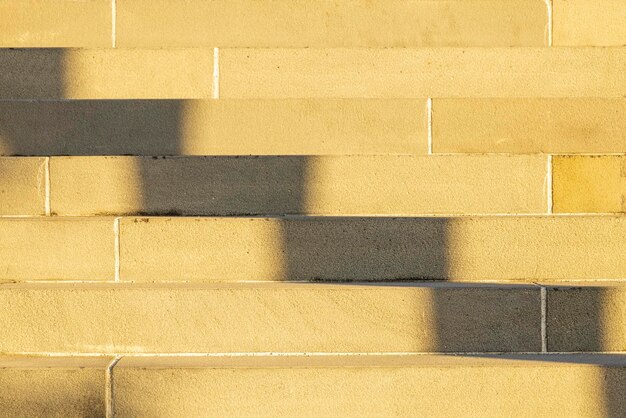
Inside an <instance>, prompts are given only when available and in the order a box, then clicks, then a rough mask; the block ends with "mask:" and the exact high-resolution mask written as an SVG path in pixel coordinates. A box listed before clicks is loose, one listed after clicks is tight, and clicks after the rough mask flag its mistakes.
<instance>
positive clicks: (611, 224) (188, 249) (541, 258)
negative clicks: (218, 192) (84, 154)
mask: <svg viewBox="0 0 626 418" xmlns="http://www.w3.org/2000/svg"><path fill="white" fill-rule="evenodd" d="M624 236H626V218H623V217H612V216H571V217H570V216H566V217H563V216H559V217H553V216H545V217H534V216H533V217H527V216H523V217H508V216H507V217H499V216H496V217H459V218H438V217H434V218H433V217H430V218H402V219H398V218H395V219H394V218H358V217H352V218H299V219H293V218H287V219H263V218H234V219H233V218H138V219H131V218H127V219H122V221H121V240H122V246H121V278H122V280H136V281H158V280H182V281H236V280H307V279H318V278H322V279H348V280H389V279H416V278H428V279H447V280H459V281H484V280H504V279H511V280H540V279H555V280H574V279H581V280H584V279H622V278H623V277H624V272H625V271H626V258H624V257H623V256H622V255H623V254H624V252H625V251H626V240H624Z"/></svg>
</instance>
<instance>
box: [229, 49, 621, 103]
mask: <svg viewBox="0 0 626 418" xmlns="http://www.w3.org/2000/svg"><path fill="white" fill-rule="evenodd" d="M625 66H626V48H613V49H602V48H488V49H486V48H468V49H461V48H445V49H440V48H422V49H220V97H246V98H268V97H300V98H303V97H406V98H411V97H434V98H437V97H623V96H624V95H625V94H626V72H625V71H623V68H624V67H625Z"/></svg>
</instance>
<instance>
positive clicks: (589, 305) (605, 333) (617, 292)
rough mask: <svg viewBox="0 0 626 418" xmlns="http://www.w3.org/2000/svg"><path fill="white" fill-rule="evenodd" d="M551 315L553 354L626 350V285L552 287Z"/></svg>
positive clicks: (573, 284) (548, 328)
mask: <svg viewBox="0 0 626 418" xmlns="http://www.w3.org/2000/svg"><path fill="white" fill-rule="evenodd" d="M622 239H623V236H622ZM547 313H548V316H547V330H548V350H549V351H566V352H573V351H613V352H617V351H621V352H623V351H625V350H626V326H625V324H626V286H625V285H624V283H623V282H621V283H619V282H618V283H615V284H614V285H607V284H603V285H599V284H598V283H597V282H596V283H593V282H592V283H576V282H574V283H569V284H568V285H567V286H559V287H557V286H551V287H548V293H547Z"/></svg>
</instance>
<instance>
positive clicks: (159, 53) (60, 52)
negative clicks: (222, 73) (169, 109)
mask: <svg viewBox="0 0 626 418" xmlns="http://www.w3.org/2000/svg"><path fill="white" fill-rule="evenodd" d="M212 83H213V49H4V50H0V99H195V98H210V97H212Z"/></svg>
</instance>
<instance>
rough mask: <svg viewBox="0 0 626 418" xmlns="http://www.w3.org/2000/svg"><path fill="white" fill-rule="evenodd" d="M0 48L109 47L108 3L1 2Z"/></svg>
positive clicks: (57, 0) (60, 0)
mask: <svg viewBox="0 0 626 418" xmlns="http://www.w3.org/2000/svg"><path fill="white" fill-rule="evenodd" d="M0 28H2V29H1V30H0V47H2V48H7V47H12V48H17V47H36V48H42V47H47V48H50V47H105V48H106V47H110V46H111V44H112V40H111V0H88V1H76V0H5V1H0Z"/></svg>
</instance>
